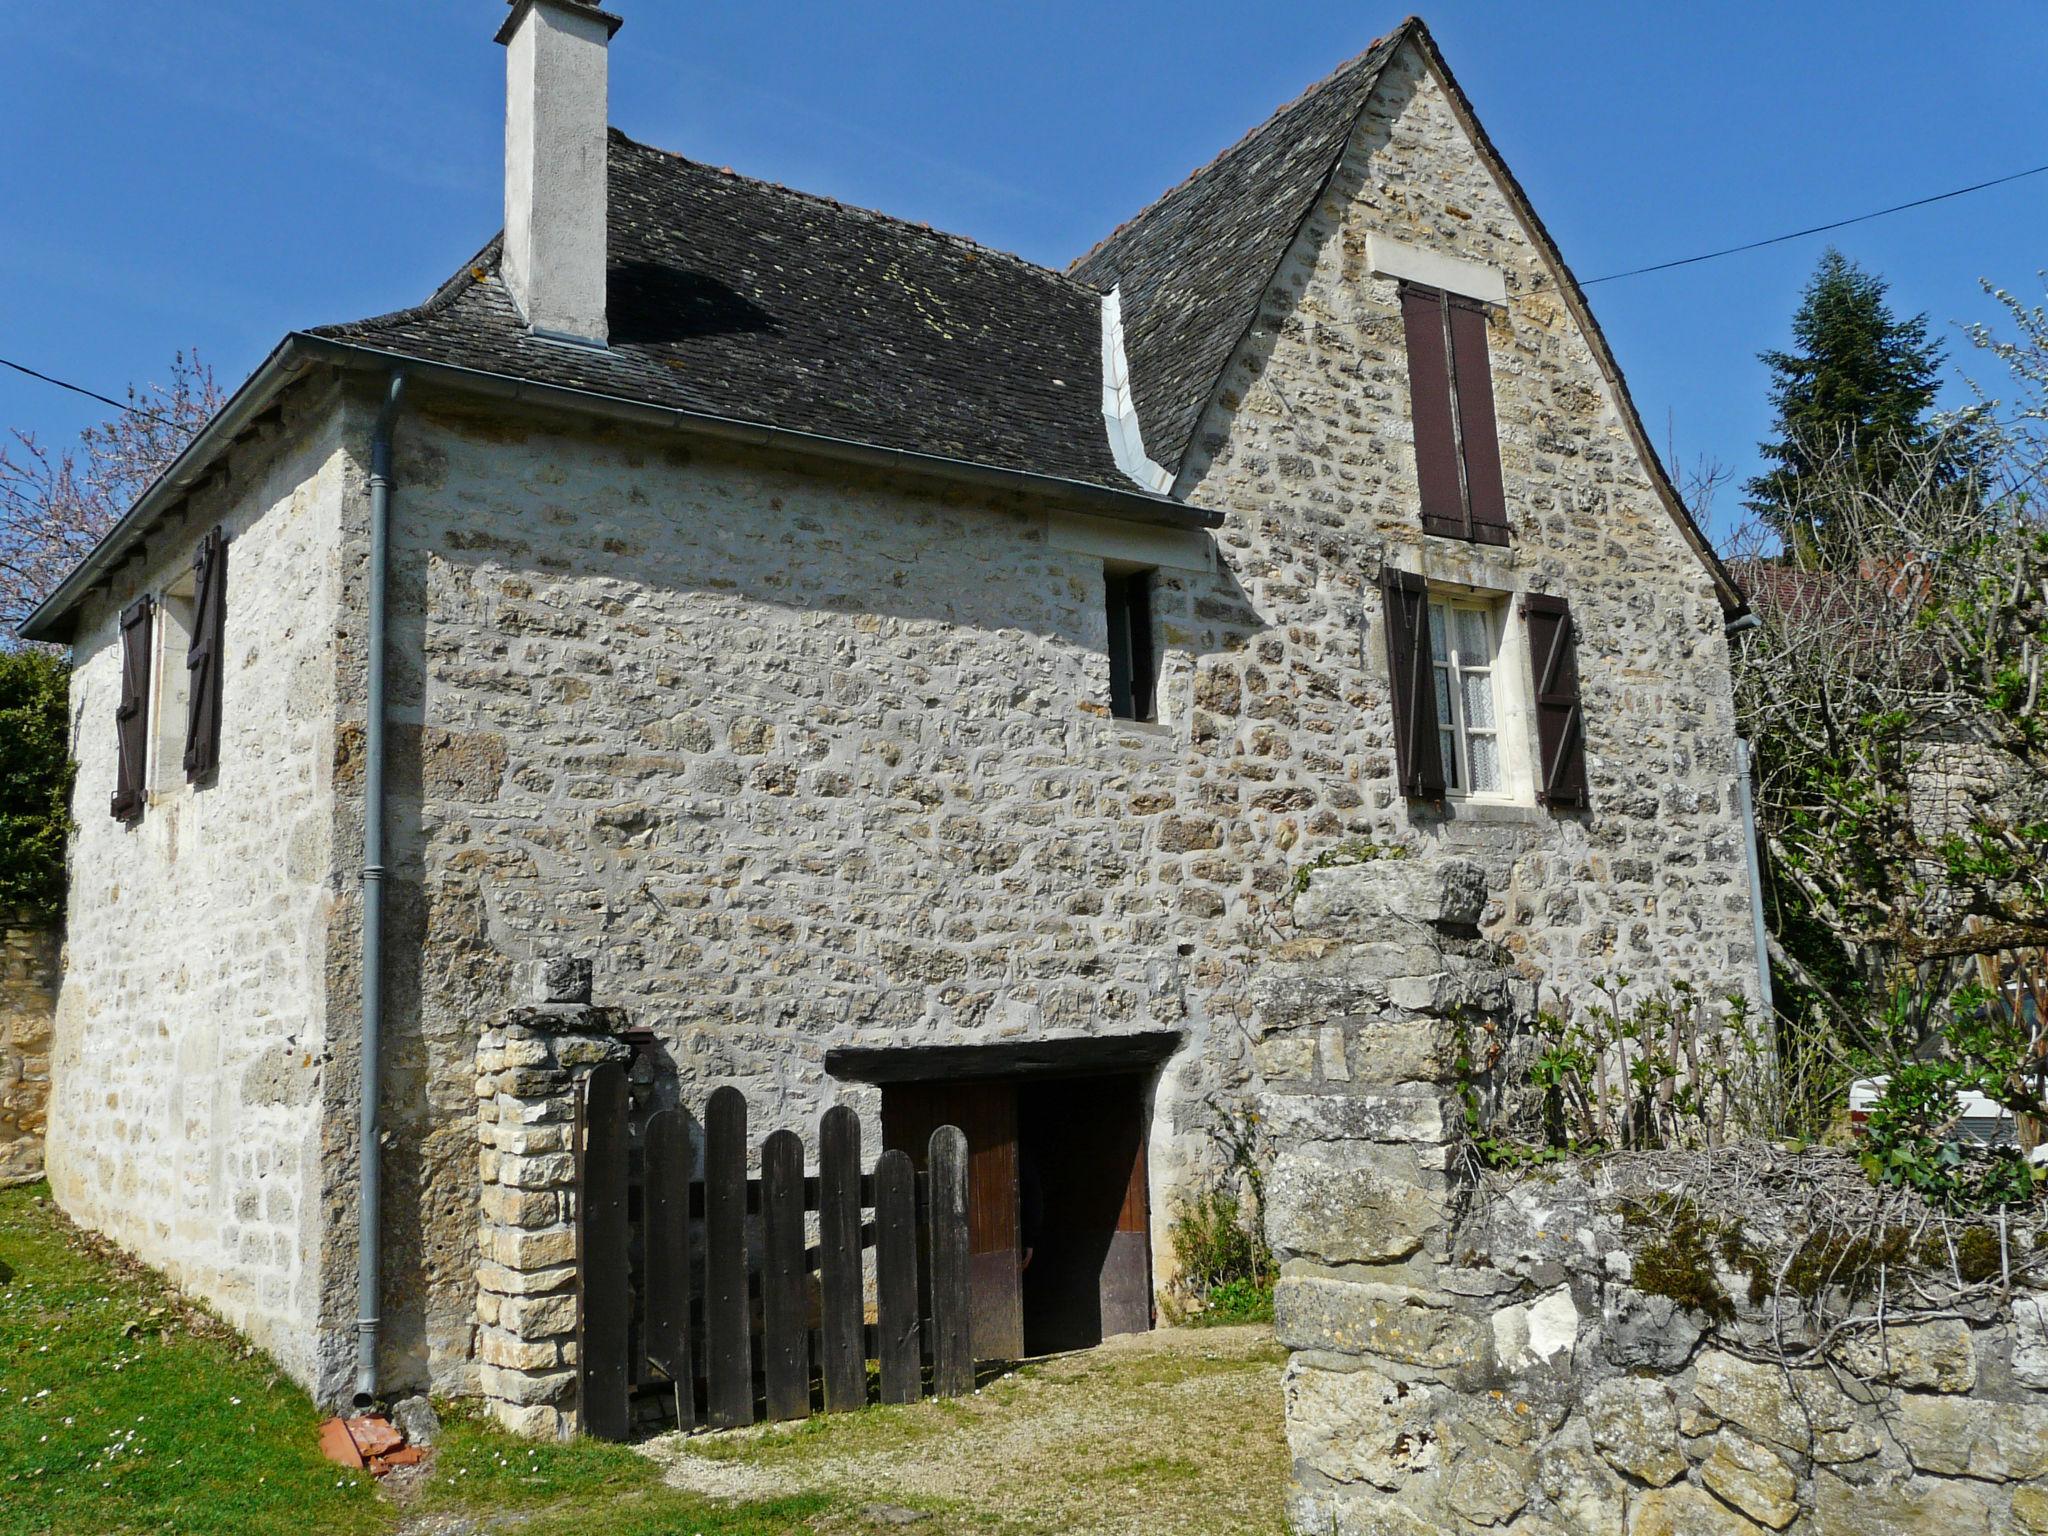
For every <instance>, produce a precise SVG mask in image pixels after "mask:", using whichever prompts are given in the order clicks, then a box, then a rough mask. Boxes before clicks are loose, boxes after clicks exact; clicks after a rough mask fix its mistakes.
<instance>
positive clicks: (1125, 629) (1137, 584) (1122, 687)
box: [1102, 565, 1159, 720]
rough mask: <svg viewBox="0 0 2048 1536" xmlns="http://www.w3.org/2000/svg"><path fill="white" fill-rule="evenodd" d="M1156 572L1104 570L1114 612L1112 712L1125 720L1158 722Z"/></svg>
mask: <svg viewBox="0 0 2048 1536" xmlns="http://www.w3.org/2000/svg"><path fill="white" fill-rule="evenodd" d="M1155 575H1157V572H1155V571H1152V570H1150V569H1137V570H1133V569H1131V568H1129V567H1115V566H1107V565H1106V566H1104V567H1103V571H1102V587H1103V596H1104V599H1105V601H1106V603H1107V605H1108V610H1109V711H1110V713H1111V714H1113V715H1115V716H1116V717H1117V719H1119V720H1156V719H1157V718H1158V710H1157V702H1156V695H1157V693H1158V690H1159V663H1158V659H1157V657H1158V652H1157V648H1156V647H1155V646H1154V645H1153V643H1152V580H1153V577H1154V576H1155Z"/></svg>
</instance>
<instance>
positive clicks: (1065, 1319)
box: [882, 1073, 1152, 1360]
mask: <svg viewBox="0 0 2048 1536" xmlns="http://www.w3.org/2000/svg"><path fill="white" fill-rule="evenodd" d="M1148 1080H1149V1079H1148V1074H1145V1073H1120V1074H1114V1075H1101V1076H1092V1077H1070V1078H1036V1077H1034V1078H1027V1079H1007V1080H1006V1079H1002V1078H996V1079H983V1080H981V1081H966V1082H963V1081H941V1082H903V1083H885V1084H884V1085H883V1087H882V1144H883V1146H884V1147H900V1148H901V1149H902V1150H904V1151H905V1152H908V1153H909V1154H910V1155H911V1158H912V1159H913V1160H914V1161H916V1162H917V1163H918V1164H919V1166H920V1167H921V1166H923V1158H924V1155H925V1143H926V1141H927V1139H928V1138H929V1137H930V1135H931V1133H932V1131H933V1129H934V1128H936V1127H937V1126H940V1125H946V1124H953V1125H957V1126H959V1127H960V1129H961V1130H962V1131H964V1132H965V1133H966V1135H967V1146H968V1160H969V1179H968V1216H967V1219H968V1232H969V1247H970V1250H971V1253H970V1258H969V1264H970V1270H971V1274H972V1282H971V1283H972V1286H973V1293H974V1300H973V1316H974V1325H973V1331H974V1353H975V1358H977V1359H981V1360H1010V1359H1018V1358H1022V1357H1024V1356H1027V1355H1041V1354H1049V1353H1052V1352H1054V1351H1057V1350H1065V1349H1081V1348H1085V1347H1087V1346H1088V1345H1091V1344H1099V1343H1101V1342H1102V1340H1103V1339H1105V1338H1107V1337H1109V1336H1110V1335H1112V1334H1118V1333H1139V1332H1143V1331H1144V1330H1145V1329H1148V1328H1150V1327H1151V1326H1152V1241H1151V1233H1150V1222H1149V1205H1148V1199H1147V1191H1146V1168H1145V1141H1146V1129H1147V1122H1148V1114H1147V1084H1148ZM1027 1249H1028V1250H1029V1252H1028V1255H1027V1252H1026V1250H1027Z"/></svg>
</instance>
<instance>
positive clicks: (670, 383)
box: [312, 130, 1133, 490]
mask: <svg viewBox="0 0 2048 1536" xmlns="http://www.w3.org/2000/svg"><path fill="white" fill-rule="evenodd" d="M610 193H611V201H610V229H609V236H610V243H611V262H610V283H609V295H608V304H607V310H608V319H609V323H610V329H611V345H610V347H609V349H607V350H603V351H600V350H598V349H595V348H580V347H574V346H564V345H561V344H559V343H555V342H548V341H538V340H535V339H534V338H532V337H531V336H529V335H528V334H527V333H526V330H525V328H524V326H523V325H522V324H521V322H520V319H519V315H518V312H517V310H516V309H515V307H514V306H513V303H512V300H511V297H510V295H509V294H508V293H507V292H506V290H505V287H504V285H503V284H502V283H501V282H500V281H499V279H498V274H497V266H498V245H497V242H495V241H494V242H493V243H492V244H491V245H489V246H486V247H485V249H484V250H483V251H482V252H481V253H479V255H478V256H477V257H476V258H474V259H473V260H472V261H470V262H469V263H467V264H465V265H464V267H463V268H462V270H461V271H459V272H457V273H456V274H455V276H454V277H453V278H451V279H450V280H449V281H448V282H447V283H446V284H444V285H443V286H442V288H441V290H440V291H439V292H438V293H436V294H435V295H434V297H433V298H432V299H430V300H428V301H427V302H426V303H425V304H422V305H420V306H418V307H417V308H414V309H408V310H400V311H398V312H397V313H395V314H389V315H382V316H378V317H376V318H374V319H369V320H363V321H357V322H354V323H352V324H347V325H334V326H325V327H322V328H320V329H318V330H315V331H314V332H313V333H312V334H314V335H316V336H324V337H328V338H330V339H334V340H338V341H347V342H353V343H356V344H358V345H362V346H370V347H378V348H383V349H387V350H390V351H393V352H399V353H403V354H405V355H408V356H415V357H419V358H422V359H425V360H427V361H432V362H442V363H450V364H454V365H457V366H461V367H468V368H477V369H483V370H487V371H491V372H497V373H504V374H510V375H513V376H516V377H519V378H522V379H530V380H533V381H536V382H539V383H546V384H558V385H564V386H567V387H570V388H576V389H586V390H593V391H598V392H602V393H606V394H612V395H617V396H622V397H625V398H630V399H634V400H640V401H645V402H648V403H651V404H655V405H666V406H674V407H678V408H681V409H685V410H691V411H701V412H706V413H710V414H714V415H718V416H723V417H728V418H731V419H734V420H740V421H752V422H759V423H762V424H764V425H769V426H775V427H782V428H787V429H792V430H796V431H802V432H810V433H816V434H819V435H821V436H827V437H836V438H842V439H846V440H850V441H854V442H862V443H872V444H877V445H880V446H883V447H889V448H901V449H907V450H911V451H915V452H922V453H931V454H938V455H942V456H945V457H950V458H957V459H964V460H968V461H971V462H974V463H979V464H987V465H993V466H996V467H999V468H1005V469H1018V470H1027V471H1031V472H1034V473H1038V474H1047V475H1058V476H1062V477H1065V478H1068V479H1073V480H1079V481H1084V482H1088V483H1091V484H1097V485H1105V486H1112V487H1115V488H1116V489H1119V490H1130V489H1132V488H1133V486H1132V482H1131V480H1130V479H1129V478H1128V477H1126V476H1125V475H1124V474H1123V472H1122V471H1121V470H1119V469H1118V468H1117V466H1116V461H1115V459H1114V457H1113V456H1112V454H1111V451H1110V446H1109V438H1108V433H1107V431H1106V429H1105V427H1104V424H1103V419H1102V320H1101V295H1100V294H1098V293H1097V292H1096V291H1095V290H1093V289H1092V288H1090V287H1088V286H1087V285H1086V284H1085V283H1083V282H1081V281H1078V280H1076V279H1074V278H1070V277H1067V276H1065V275H1063V274H1061V273H1058V272H1054V271H1051V270H1049V269H1047V268H1044V267H1039V266H1035V265H1033V264H1032V263H1030V262H1027V261H1024V260H1022V259H1020V258H1018V257H1015V256H1010V255H1006V254H1004V253H1002V252H1000V251H992V250H989V249H987V248H985V247H983V246H979V245H976V244H975V243H973V242H972V241H970V240H965V239H961V238H959V237H957V236H953V235H945V234H939V233H936V232H934V231H933V230H930V229H928V228H925V227H924V226H921V225H915V224H909V223H905V222H904V221H902V220H899V219H892V218H888V217H886V216H885V215H882V214H878V213H871V212H868V211H866V210H864V209H859V208H851V207H847V206H845V205H843V204H840V203H835V202H832V201H829V200H827V199H825V198H820V197H813V196H810V195H808V194H806V193H801V192H793V191H791V190H789V189H788V188H786V187H779V186H775V185H773V184H771V183H768V182H762V181H755V180H753V179H751V178H749V177H745V176H736V175H734V174H732V173H731V172H730V171H722V170H718V169H716V168H714V167H712V166H708V165H700V164H698V163H697V162H695V161H692V160H687V159H685V158H683V157H682V156H680V155H674V154H669V153H667V152H665V151H662V150H657V149H652V148H650V147H648V146H647V145H644V144H639V143H636V142H634V141H633V140H632V139H629V138H627V137H626V136H625V135H624V134H622V133H619V132H618V131H617V130H613V132H612V135H611V154H610Z"/></svg>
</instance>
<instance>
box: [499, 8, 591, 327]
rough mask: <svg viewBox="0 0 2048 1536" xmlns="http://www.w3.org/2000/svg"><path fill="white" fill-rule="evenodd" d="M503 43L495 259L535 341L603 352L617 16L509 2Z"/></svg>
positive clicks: (500, 34) (500, 39)
mask: <svg viewBox="0 0 2048 1536" xmlns="http://www.w3.org/2000/svg"><path fill="white" fill-rule="evenodd" d="M511 3H512V14H511V15H510V16H508V17H506V18H505V24H504V26H502V27H500V28H499V29H498V41H499V42H501V43H503V44H504V45H505V256H504V261H503V265H502V269H501V270H502V272H503V274H504V278H505V287H506V288H507V289H508V290H509V291H510V292H511V295H512V301H513V302H514V303H515V304H517V305H518V306H519V312H520V314H521V315H523V316H524V317H525V319H526V323H527V325H528V326H529V327H531V329H532V331H533V333H534V334H535V335H536V336H545V337H547V338H549V339H550V340H554V341H571V342H579V343H582V344H583V345H585V346H595V347H601V346H604V345H605V343H606V339H607V338H606V328H605V310H604V304H605V200H606V194H605V167H606V162H607V159H608V154H607V147H606V143H605V130H606V127H607V125H608V114H607V106H606V94H607V92H606V81H605V65H606V53H607V49H608V48H609V46H610V43H611V37H612V34H613V33H614V32H616V31H618V30H619V18H618V17H616V16H613V15H611V14H609V13H608V12H605V11H601V10H599V9H598V8H597V7H596V6H594V5H585V4H583V3H582V0H511Z"/></svg>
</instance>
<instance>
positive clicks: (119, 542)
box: [19, 333, 305, 644]
mask: <svg viewBox="0 0 2048 1536" xmlns="http://www.w3.org/2000/svg"><path fill="white" fill-rule="evenodd" d="M298 340H299V337H298V335H297V333H294V334H292V335H290V336H287V337H285V339H284V340H283V341H281V342H279V343H278V344H277V346H276V347H274V348H273V349H272V350H271V353H270V355H269V356H268V357H266V358H265V359H264V360H263V363H262V365H261V366H260V367H258V368H257V370H256V371H255V372H254V373H252V374H250V375H249V377H248V379H247V380H245V381H244V382H243V384H242V387H241V388H240V389H238V390H236V391H235V392H234V394H233V395H232V396H230V397H229V399H228V402H227V404H226V405H223V406H222V407H221V408H220V409H219V410H218V411H216V412H214V414H213V417H212V419H210V420H209V421H208V422H207V423H206V425H205V426H203V427H201V428H200V429H199V431H198V433H197V434H196V435H195V436H194V437H193V439H192V441H191V442H189V443H187V444H186V445H185V448H184V451H183V452H181V453H180V454H179V455H178V456H177V458H175V459H173V460H172V461H171V464H170V467H169V468H167V469H166V470H165V471H164V472H163V473H162V474H161V475H159V476H157V478H156V479H155V480H153V481H152V482H150V486H149V489H148V490H146V491H144V492H143V493H142V494H141V495H140V496H138V497H136V498H135V504H134V505H133V506H131V507H130V508H129V509H128V511H127V512H126V513H125V514H124V515H123V516H122V518H121V520H120V521H119V522H117V523H115V524H114V526H113V527H112V528H110V529H108V530H107V532H106V533H105V535H104V536H102V537H101V539H100V541H99V543H97V544H95V545H94V546H93V547H92V550H91V552H90V553H89V554H87V555H86V557H85V558H84V559H83V560H81V561H80V562H79V563H78V565H77V566H76V567H75V568H74V569H73V570H72V572H71V574H70V575H68V576H66V577H65V578H64V579H63V580H62V581H60V582H59V583H58V584H57V586H56V588H55V590H53V591H52V592H51V593H50V595H49V596H48V597H46V598H44V599H43V601H42V602H41V603H40V604H39V605H37V607H36V610H35V611H34V612H33V613H31V614H30V615H29V616H28V617H27V618H26V619H24V620H23V621H22V624H21V628H20V630H19V633H20V635H21V638H22V639H24V640H32V641H37V642H41V643H44V644H62V643H64V642H65V641H68V640H69V639H70V638H71V619H72V615H73V613H74V611H75V610H76V609H77V607H78V605H79V604H80V603H81V602H82V601H84V599H85V597H86V595H87V594H88V593H89V592H91V591H92V589H93V588H94V587H96V586H98V585H99V584H100V582H101V581H102V580H103V579H105V578H106V577H108V576H110V575H111V574H112V572H113V571H114V570H115V569H117V568H118V567H119V566H120V565H121V564H123V563H124V562H125V561H126V560H128V559H129V557H130V556H131V555H133V554H134V553H135V552H136V550H137V549H138V548H139V547H140V546H141V544H142V542H143V540H144V539H145V538H146V537H147V535H148V533H149V531H150V529H152V528H153V527H155V526H156V524H157V523H158V522H159V521H160V520H161V519H162V517H163V516H164V515H165V514H166V513H168V512H169V511H170V510H171V509H172V508H173V507H175V506H176V505H177V503H178V502H180V501H182V500H183V499H184V498H185V497H186V496H188V495H190V494H191V492H192V491H193V490H195V489H197V488H198V486H199V484H200V482H201V481H203V480H204V479H205V478H206V476H207V475H209V474H210V473H211V472H212V470H213V466H214V461H215V460H216V459H217V458H219V456H220V455H221V454H222V453H224V452H225V451H226V450H227V449H228V448H229V447H230V446H232V445H233V443H234V441H235V439H237V438H238V437H240V436H241V435H242V432H243V431H244V429H246V428H247V426H248V425H249V423H250V422H251V421H252V420H253V419H254V418H256V417H257V416H259V415H261V414H262V413H263V412H264V411H265V410H267V409H268V408H269V407H270V405H271V402H272V401H274V400H275V399H276V398H277V396H278V394H279V392H280V391H282V390H283V388H284V387H285V385H287V384H289V383H291V382H292V380H293V379H294V378H295V377H296V376H297V375H298V373H299V372H300V370H301V369H303V368H304V366H305V360H304V359H303V358H302V357H301V356H300V355H299V349H298V348H297V346H296V345H295V343H296V342H297V341H298Z"/></svg>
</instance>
